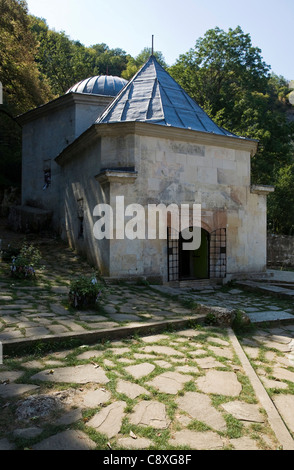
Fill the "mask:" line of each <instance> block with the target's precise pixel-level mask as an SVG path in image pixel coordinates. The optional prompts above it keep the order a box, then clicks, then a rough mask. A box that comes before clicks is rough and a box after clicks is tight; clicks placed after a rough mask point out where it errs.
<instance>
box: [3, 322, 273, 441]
mask: <svg viewBox="0 0 294 470" xmlns="http://www.w3.org/2000/svg"><path fill="white" fill-rule="evenodd" d="M198 332H200V331H199V329H198ZM164 334H166V336H167V338H166V339H165V338H163V339H161V340H160V341H156V343H154V344H156V345H170V343H173V347H174V348H177V350H178V351H182V352H185V354H186V356H187V357H188V351H189V350H192V349H193V347H195V345H197V347H201V349H202V348H203V349H204V348H207V350H208V348H209V344H208V343H207V342H206V340H207V338H208V337H215V338H217V337H218V338H221V339H225V338H226V336H225V335H224V334H223V333H221V334H220V335H217V333H216V331H215V330H213V329H210V330H204V331H201V334H199V335H198V336H197V337H195V338H194V339H193V338H192V339H187V340H185V341H183V342H179V343H178V345H176V343H175V341H176V339H178V336H177V335H176V333H174V332H173V333H169V332H166V333H164ZM212 335H214V336H212ZM119 344H120V346H121V347H128V348H129V351H128V352H125V353H124V354H123V355H120V356H116V355H113V354H112V351H111V349H113V348H114V347H117V344H114V345H113V344H112V343H106V344H104V345H101V344H99V345H95V346H93V350H97V348H99V349H100V351H102V352H103V355H102V356H99V357H96V358H94V359H93V361H94V362H95V363H97V364H99V365H100V366H101V367H102V366H103V364H104V360H105V359H109V360H111V361H112V363H113V365H114V367H111V368H109V369H107V368H105V367H103V368H104V370H105V371H106V374H107V376H108V378H109V380H110V382H109V383H108V384H106V385H105V386H104V387H105V389H107V390H109V391H110V392H111V394H112V398H111V399H110V400H109V402H107V403H105V404H104V405H102V406H100V407H97V408H95V409H88V410H83V413H82V414H83V419H82V420H80V421H78V422H76V423H74V424H72V425H71V426H70V427H71V428H73V429H80V430H83V431H84V432H86V433H87V434H88V435H89V437H90V438H91V439H92V440H93V441H94V442H95V443H96V445H97V449H106V448H107V443H108V442H109V439H108V438H107V437H106V436H103V435H102V434H100V433H99V432H97V431H95V430H94V429H91V428H89V426H86V423H87V421H88V420H89V419H90V418H91V417H92V416H94V414H95V413H97V412H98V411H99V410H101V409H102V408H103V407H105V406H107V405H108V404H109V403H111V402H112V401H115V400H124V401H125V402H126V404H127V406H126V410H125V411H126V412H127V413H130V412H131V411H132V410H133V409H134V406H135V404H136V403H138V401H140V400H142V399H144V400H157V401H160V402H162V403H164V404H165V406H166V409H167V415H168V417H169V418H170V419H171V425H170V427H169V429H166V430H155V429H153V428H151V427H143V426H134V425H132V424H131V423H130V422H129V419H128V416H126V417H125V418H124V420H123V424H122V428H121V432H120V435H124V436H128V435H129V433H130V431H132V432H133V433H135V434H136V435H137V436H138V437H146V438H149V439H150V440H151V442H152V445H151V446H150V448H151V449H156V450H162V449H173V448H174V447H173V446H171V445H170V444H169V439H170V438H171V436H172V433H173V432H174V431H176V430H179V429H181V426H180V425H179V423H177V422H176V421H175V414H176V411H177V406H176V404H175V398H176V397H177V396H182V395H183V394H184V393H185V392H186V391H197V387H196V385H195V383H194V381H193V380H192V381H190V382H188V383H186V384H185V385H184V387H183V390H181V391H180V392H178V394H177V395H169V394H166V393H162V392H159V391H158V390H155V389H154V388H153V387H151V386H149V385H147V384H146V382H147V381H149V380H151V379H152V378H153V377H155V376H156V375H158V374H160V373H163V372H165V371H166V370H175V367H176V366H177V365H181V364H182V362H181V360H180V359H181V358H179V357H173V359H174V362H171V366H170V368H168V369H165V368H162V367H159V366H158V365H156V366H155V369H154V371H153V372H152V373H151V374H150V375H148V376H147V377H143V378H141V379H137V380H136V379H134V378H133V377H130V376H129V375H128V374H127V373H126V371H125V365H124V364H122V363H121V362H119V359H120V358H122V357H124V358H126V359H133V364H139V363H140V362H146V361H148V362H151V363H153V359H150V358H149V357H148V359H146V360H145V361H144V359H135V358H134V356H133V355H134V354H135V353H136V352H139V351H140V350H141V347H144V346H146V343H144V342H143V341H142V340H141V339H138V338H136V339H135V340H128V341H123V342H120V343H119ZM148 344H150V343H148ZM85 350H92V348H89V347H86V348H80V347H79V348H76V349H75V350H74V351H72V352H71V353H70V354H69V355H68V356H67V357H66V358H64V359H63V360H62V362H61V365H63V366H70V365H79V364H85V363H89V362H92V361H91V360H78V359H77V356H78V355H79V354H80V353H81V352H82V351H85ZM151 355H152V354H150V356H151ZM153 356H154V360H158V359H164V360H169V359H170V357H167V356H165V355H158V354H153ZM210 356H211V357H214V355H213V353H210ZM33 358H34V359H36V356H29V357H28V358H27V359H28V360H31V359H33ZM54 358H55V356H54V354H53V353H52V354H48V355H47V356H46V357H45V358H44V357H43V356H40V357H39V359H42V361H44V369H45V368H46V364H45V362H46V360H50V359H54ZM220 359H223V361H224V362H223V364H224V366H225V369H226V370H228V369H230V364H231V361H228V360H226V359H225V358H220ZM226 361H227V364H226ZM188 363H190V364H194V365H195V363H196V364H197V360H195V358H194V359H193V358H190V359H189V360H188ZM9 365H10V366H11V367H12V368H15V367H16V365H17V361H16V360H13V361H12V360H11V362H10V364H9ZM19 368H21V366H19ZM39 370H40V369H31V370H26V371H24V376H23V377H22V378H21V380H18V382H25V383H33V381H32V380H31V379H30V377H31V376H33V374H35V373H36V372H38V371H39ZM203 374H204V371H201V369H199V373H198V374H195V373H194V374H192V373H191V375H192V376H193V377H195V378H197V377H198V376H201V375H203ZM119 378H123V379H128V380H131V381H132V382H133V383H137V384H139V385H141V386H143V387H145V389H146V390H147V391H149V392H150V395H144V396H140V397H138V398H136V399H134V400H133V399H130V398H128V397H127V396H125V395H124V394H120V393H118V392H117V391H116V384H117V380H118V379H119ZM238 380H239V381H240V382H241V383H242V392H241V395H240V397H239V398H238V399H240V400H247V401H249V402H251V403H253V402H254V401H255V398H254V393H253V390H252V387H251V386H250V384H248V383H247V382H246V378H245V377H244V376H242V373H239V375H238ZM34 383H37V382H34ZM38 385H39V386H40V390H39V391H38V394H43V393H48V392H52V391H57V390H66V389H68V388H79V387H81V386H80V385H78V384H60V383H59V384H55V383H40V382H39V383H38ZM17 400H19V398H18V399H17ZM212 400H213V405H214V406H215V407H216V408H217V409H220V404H221V403H224V402H226V401H231V400H232V397H222V396H220V395H213V396H212ZM12 401H13V400H12ZM14 402H16V399H14ZM224 417H225V420H226V422H227V427H228V429H227V431H226V432H225V433H219V434H220V435H221V436H223V437H226V438H228V439H230V438H235V437H241V436H242V435H244V434H245V435H249V434H252V433H253V434H254V433H255V435H256V436H257V437H255V439H257V438H258V433H259V432H261V431H264V427H260V428H259V429H257V428H255V429H251V430H249V428H246V429H245V428H244V426H243V425H242V424H241V423H240V422H239V421H238V420H236V419H234V418H233V417H232V416H231V415H226V414H224ZM9 419H11V415H10V417H9ZM35 424H36V421H35ZM66 428H68V426H67V427H66ZM188 428H189V429H191V430H195V431H205V430H208V429H209V428H208V427H207V426H206V425H205V424H204V423H201V422H197V420H192V421H191V422H190V424H189V425H188ZM64 429H65V428H64V427H62V426H58V427H56V426H54V425H52V424H51V423H49V424H46V426H44V430H43V432H42V434H41V435H40V436H38V437H37V438H34V439H33V440H29V441H24V440H23V439H17V440H16V441H15V442H16V444H17V446H18V448H24V446H27V447H30V446H31V445H33V444H35V443H37V442H39V441H40V440H42V439H44V438H45V437H49V436H50V435H52V434H55V433H57V432H60V431H61V430H64ZM260 442H261V444H260V445H261V446H262V445H263V444H262V441H261V440H260ZM110 444H111V447H112V448H113V449H116V448H119V446H118V444H117V443H116V439H111V440H110ZM181 448H183V449H185V448H186V449H188V447H186V446H181ZM177 449H180V447H178V446H177Z"/></svg>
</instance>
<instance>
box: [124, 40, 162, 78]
mask: <svg viewBox="0 0 294 470" xmlns="http://www.w3.org/2000/svg"><path fill="white" fill-rule="evenodd" d="M151 53H152V51H151V49H150V48H149V47H145V48H144V49H143V50H142V51H141V52H140V54H139V55H138V56H137V57H136V58H133V57H131V56H130V55H129V56H128V62H127V67H126V70H124V71H123V72H122V74H121V75H122V77H123V78H125V79H126V80H130V79H131V78H132V77H133V76H134V75H135V74H136V73H137V72H138V71H139V69H140V68H141V67H142V66H143V65H144V64H145V62H147V60H148V59H149V57H150V55H151ZM154 56H155V57H156V60H157V61H158V62H159V63H160V65H162V67H164V68H167V64H166V62H165V60H164V57H163V55H162V52H159V51H158V52H154Z"/></svg>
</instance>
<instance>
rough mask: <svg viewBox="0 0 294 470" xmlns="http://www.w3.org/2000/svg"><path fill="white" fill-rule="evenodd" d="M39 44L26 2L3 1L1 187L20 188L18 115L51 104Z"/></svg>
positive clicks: (0, 23)
mask: <svg viewBox="0 0 294 470" xmlns="http://www.w3.org/2000/svg"><path fill="white" fill-rule="evenodd" d="M36 51H37V43H36V41H35V39H34V36H33V34H32V32H31V29H30V18H29V15H28V14H27V5H26V2H25V1H23V0H0V80H1V82H2V84H3V101H4V103H3V105H0V187H2V188H4V187H7V186H10V185H13V186H20V179H21V129H20V127H19V126H18V125H17V123H16V122H15V120H14V117H13V116H15V115H16V114H20V113H23V112H26V111H28V110H29V109H31V108H34V107H36V106H39V105H41V104H43V103H45V102H46V101H48V100H49V99H50V98H51V97H52V95H51V91H50V89H49V86H48V84H47V82H46V79H44V77H42V76H41V74H40V72H39V70H38V67H37V64H36V63H35V54H36Z"/></svg>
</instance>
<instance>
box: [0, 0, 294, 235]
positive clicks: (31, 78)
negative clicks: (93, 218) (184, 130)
mask: <svg viewBox="0 0 294 470" xmlns="http://www.w3.org/2000/svg"><path fill="white" fill-rule="evenodd" d="M150 53H151V51H150V49H149V48H145V49H143V50H142V52H141V53H140V54H139V55H138V56H137V57H132V56H131V55H130V54H128V53H127V52H125V51H123V50H122V49H120V48H116V49H110V48H109V47H108V46H107V44H104V43H100V44H95V45H93V46H90V47H85V46H84V45H83V44H81V43H80V42H79V41H77V40H72V39H71V38H69V37H68V36H67V35H66V34H65V33H64V32H57V31H54V30H51V29H50V28H49V27H48V25H47V23H46V20H45V19H42V18H36V17H34V16H31V15H29V14H28V9H27V4H26V1H25V0H0V81H1V82H2V84H3V104H2V105H0V190H1V189H2V190H3V189H4V188H6V187H9V186H14V187H15V186H16V187H19V186H20V184H21V128H20V126H19V124H18V123H17V122H16V120H15V117H16V116H17V115H19V114H22V113H24V112H26V111H28V110H30V109H33V108H35V107H37V106H40V105H42V104H44V103H46V102H48V101H50V100H52V99H54V98H57V97H58V96H60V95H62V94H64V93H65V92H66V91H67V90H68V89H69V88H70V87H71V86H72V85H74V84H75V83H77V82H79V81H80V80H83V79H85V78H88V77H91V76H95V75H105V74H108V75H117V76H121V77H123V78H126V79H128V80H129V79H131V78H132V76H133V75H134V74H135V73H136V72H137V71H138V70H139V68H140V67H141V66H142V65H143V64H144V63H145V61H146V60H147V59H148V57H149V55H150ZM261 54H262V53H261V50H260V49H259V48H258V47H254V46H253V45H252V42H251V38H250V34H248V33H244V32H243V31H242V29H241V28H240V26H237V27H236V28H235V29H232V28H230V29H229V30H228V31H227V32H225V31H223V30H221V29H220V28H218V27H216V28H214V29H210V30H208V31H207V32H206V33H205V35H204V36H203V37H202V38H199V39H198V40H197V41H196V43H195V45H194V46H193V47H191V49H190V50H189V51H188V52H186V53H183V54H182V55H180V56H179V58H178V59H177V61H176V63H175V64H174V65H172V66H168V65H167V64H166V62H165V59H164V56H163V54H162V52H155V53H154V55H155V56H156V58H157V60H158V61H159V63H160V64H161V65H162V66H163V67H164V68H165V69H166V70H167V71H168V72H169V73H170V75H171V76H172V77H173V78H174V79H175V80H176V81H177V82H178V83H179V84H180V85H181V86H182V87H183V88H184V89H185V90H186V91H187V93H188V94H189V95H190V96H191V97H192V98H193V99H195V101H197V103H198V104H199V105H200V106H201V107H202V108H203V109H204V110H205V111H206V112H207V114H208V115H209V116H210V117H211V118H212V119H213V120H214V121H215V122H216V123H217V124H218V125H220V126H222V127H224V128H226V129H228V130H229V131H231V132H233V133H235V134H237V135H240V136H243V137H249V138H252V139H258V140H259V149H258V152H257V154H256V155H255V156H254V157H253V158H252V184H268V185H273V186H275V193H274V194H272V195H270V196H269V197H268V228H269V230H270V231H271V232H272V233H282V234H286V235H291V234H294V211H293V206H294V158H293V156H294V149H293V142H294V107H293V106H292V105H291V103H290V102H289V93H290V91H291V90H290V89H289V83H288V81H287V80H286V79H285V78H284V77H282V76H279V75H276V74H274V73H273V72H272V71H271V67H270V65H269V64H266V63H265V62H264V61H263V58H262V55H261ZM293 78H294V77H293Z"/></svg>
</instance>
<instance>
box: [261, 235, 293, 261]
mask: <svg viewBox="0 0 294 470" xmlns="http://www.w3.org/2000/svg"><path fill="white" fill-rule="evenodd" d="M267 265H268V267H274V266H283V267H294V236H290V235H274V234H268V236H267Z"/></svg>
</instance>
